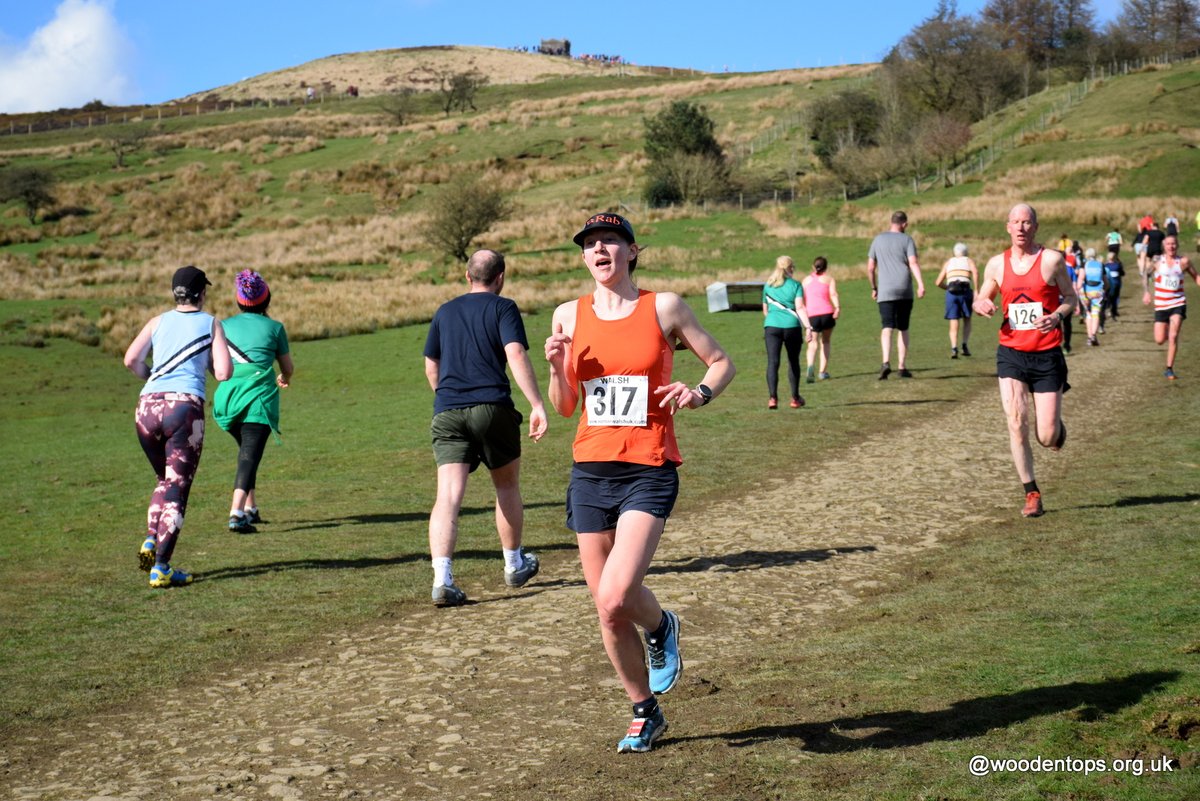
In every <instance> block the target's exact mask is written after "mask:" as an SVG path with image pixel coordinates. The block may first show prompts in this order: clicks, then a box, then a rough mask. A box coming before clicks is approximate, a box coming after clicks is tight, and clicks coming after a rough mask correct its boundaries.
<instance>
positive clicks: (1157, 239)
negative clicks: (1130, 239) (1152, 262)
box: [1146, 228, 1167, 256]
mask: <svg viewBox="0 0 1200 801" xmlns="http://www.w3.org/2000/svg"><path fill="white" fill-rule="evenodd" d="M1166 238H1167V235H1166V234H1164V233H1163V232H1162V231H1160V230H1158V229H1157V228H1151V229H1150V230H1149V231H1147V232H1146V255H1147V256H1161V255H1162V253H1163V246H1162V243H1163V240H1164V239H1166Z"/></svg>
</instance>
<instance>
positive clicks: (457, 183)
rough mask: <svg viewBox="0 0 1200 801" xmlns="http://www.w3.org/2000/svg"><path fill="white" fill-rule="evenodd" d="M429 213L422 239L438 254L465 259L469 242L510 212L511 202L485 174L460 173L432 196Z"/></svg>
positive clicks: (463, 260) (469, 253)
mask: <svg viewBox="0 0 1200 801" xmlns="http://www.w3.org/2000/svg"><path fill="white" fill-rule="evenodd" d="M429 212H430V214H429V220H428V222H427V223H426V224H425V225H424V226H423V229H422V232H423V234H424V236H425V239H426V240H427V241H428V242H429V244H430V245H431V246H432V247H433V248H434V249H435V250H437V251H438V252H439V253H443V254H445V255H447V256H449V257H451V258H453V259H455V260H457V261H461V262H465V261H466V260H467V258H468V257H469V256H470V255H471V243H472V242H473V241H474V240H475V239H476V238H477V237H478V236H480V235H481V234H483V233H484V232H485V231H487V230H488V229H489V228H491V227H492V225H493V224H495V223H497V222H499V221H500V220H503V219H505V218H506V217H508V216H509V215H510V214H512V212H513V204H512V202H511V201H510V200H509V199H508V196H507V195H506V194H505V193H504V192H501V191H499V190H497V189H495V188H494V187H493V185H492V183H491V181H490V180H488V179H487V178H486V177H484V178H481V177H479V176H478V175H477V174H464V175H461V176H459V177H457V178H455V179H454V180H452V181H451V182H450V183H449V184H447V185H446V186H445V187H444V188H443V189H442V190H441V192H439V193H438V194H437V195H436V196H435V197H434V198H433V200H432V202H431V203H430V210H429Z"/></svg>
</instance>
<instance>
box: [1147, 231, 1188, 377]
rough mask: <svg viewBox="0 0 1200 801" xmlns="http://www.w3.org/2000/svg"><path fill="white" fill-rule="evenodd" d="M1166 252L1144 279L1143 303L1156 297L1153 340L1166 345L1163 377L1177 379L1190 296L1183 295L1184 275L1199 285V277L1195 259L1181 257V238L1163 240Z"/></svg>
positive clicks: (1172, 237)
mask: <svg viewBox="0 0 1200 801" xmlns="http://www.w3.org/2000/svg"><path fill="white" fill-rule="evenodd" d="M1163 250H1164V253H1163V255H1162V256H1160V257H1159V258H1158V259H1156V260H1155V262H1154V265H1153V267H1154V268H1153V269H1152V270H1149V271H1147V272H1146V275H1145V276H1144V277H1143V281H1144V282H1145V290H1146V291H1145V294H1144V295H1143V296H1142V303H1145V304H1146V305H1149V304H1150V299H1151V297H1153V298H1154V341H1155V342H1157V343H1158V344H1159V345H1161V344H1163V343H1164V342H1165V343H1166V345H1167V369H1166V370H1164V371H1163V376H1164V377H1166V378H1168V379H1170V380H1172V381H1173V380H1175V354H1176V352H1177V351H1178V349H1179V329H1180V328H1182V327H1183V321H1184V320H1186V319H1187V296H1186V295H1184V293H1183V276H1184V275H1185V274H1186V275H1190V276H1191V277H1192V280H1193V281H1195V282H1196V284H1197V285H1200V275H1197V274H1196V268H1195V267H1193V266H1192V260H1191V259H1189V258H1188V257H1187V256H1180V255H1179V238H1178V237H1174V236H1168V237H1167V238H1166V239H1164V240H1163Z"/></svg>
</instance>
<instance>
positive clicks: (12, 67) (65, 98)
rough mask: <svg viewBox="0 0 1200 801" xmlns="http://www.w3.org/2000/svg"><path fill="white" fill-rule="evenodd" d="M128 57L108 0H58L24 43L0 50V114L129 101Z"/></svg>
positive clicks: (131, 89) (131, 96)
mask: <svg viewBox="0 0 1200 801" xmlns="http://www.w3.org/2000/svg"><path fill="white" fill-rule="evenodd" d="M132 61H133V50H132V45H131V44H130V42H129V40H128V38H127V37H126V36H125V33H124V31H122V30H121V27H120V25H118V24H117V20H116V17H115V16H114V14H113V2H112V0H63V2H62V3H60V4H59V6H58V8H57V9H56V10H55V14H54V19H53V20H51V21H50V22H49V23H47V24H46V25H44V26H43V27H41V28H38V29H37V30H36V31H34V33H33V34H32V35H31V36H30V37H29V41H28V42H22V43H18V44H17V45H16V46H15V47H13V46H9V47H6V48H5V49H4V50H3V51H0V112H8V113H17V112H24V111H48V110H52V109H56V108H73V107H77V106H82V105H83V104H85V103H87V102H89V101H91V100H94V99H99V100H103V101H104V102H105V103H108V104H110V105H112V104H123V103H131V102H133V99H134V96H135V92H134V87H133V82H132V80H131V78H130V76H129V67H128V65H129V64H131V63H132Z"/></svg>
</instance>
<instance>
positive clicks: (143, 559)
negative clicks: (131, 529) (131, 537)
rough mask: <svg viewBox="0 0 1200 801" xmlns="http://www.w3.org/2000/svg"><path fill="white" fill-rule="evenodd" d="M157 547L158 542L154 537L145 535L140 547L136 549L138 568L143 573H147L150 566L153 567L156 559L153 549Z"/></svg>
mask: <svg viewBox="0 0 1200 801" xmlns="http://www.w3.org/2000/svg"><path fill="white" fill-rule="evenodd" d="M157 547H158V543H157V542H155V541H154V537H152V536H149V535H147V537H146V541H145V542H143V543H142V549H141V550H140V551H138V568H139V569H140V570H141V571H142V572H143V573H149V572H150V568H152V567H154V563H155V562H156V561H158V558H157V557H156V556H155V553H154V550H155V548H157Z"/></svg>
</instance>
